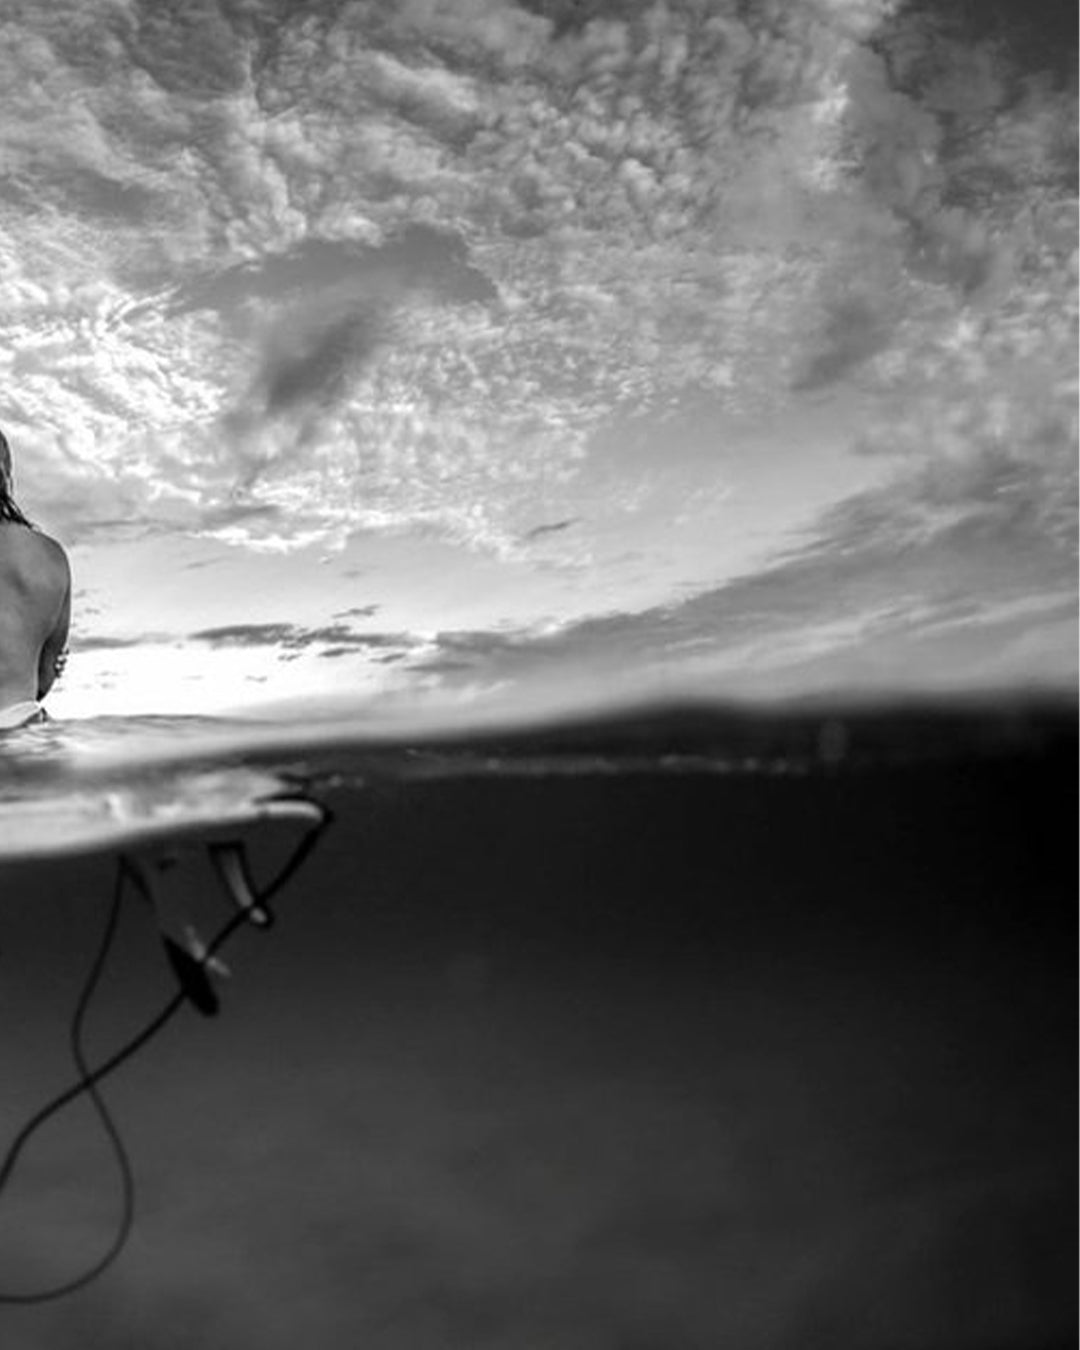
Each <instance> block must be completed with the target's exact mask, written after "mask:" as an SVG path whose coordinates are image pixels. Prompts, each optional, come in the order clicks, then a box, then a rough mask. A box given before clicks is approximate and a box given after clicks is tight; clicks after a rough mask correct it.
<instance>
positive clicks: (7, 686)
mask: <svg viewBox="0 0 1080 1350" xmlns="http://www.w3.org/2000/svg"><path fill="white" fill-rule="evenodd" d="M13 487H14V479H13V476H12V468H11V447H10V446H9V445H8V442H7V437H6V436H5V435H4V433H3V432H2V431H0V732H3V731H11V730H13V729H14V728H15V727H21V726H26V725H28V724H29V723H31V722H40V721H44V719H45V709H44V707H43V706H42V700H43V699H44V697H45V695H46V694H47V693H48V692H49V690H50V689H51V688H52V686H53V682H54V681H55V680H56V677H57V676H58V675H59V674H61V672H62V671H63V669H64V665H65V663H66V661H67V638H68V625H69V623H70V620H71V569H70V568H69V566H68V560H67V555H66V554H65V552H64V550H63V548H61V546H60V545H59V544H58V543H57V542H56V540H55V539H50V538H49V536H48V535H47V534H42V532H41V531H40V530H37V529H35V528H34V527H33V526H32V525H31V524H30V522H29V521H28V520H27V518H26V517H25V516H24V515H23V513H22V512H21V511H20V510H19V508H18V506H17V505H16V504H15V498H14V496H13Z"/></svg>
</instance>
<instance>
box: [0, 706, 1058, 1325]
mask: <svg viewBox="0 0 1080 1350" xmlns="http://www.w3.org/2000/svg"><path fill="white" fill-rule="evenodd" d="M837 725H839V726H840V728H841V729H840V731H837V730H836V726H837ZM264 759H265V762H266V763H271V762H274V756H273V755H272V754H269V753H268V754H267V755H266V756H264ZM278 759H279V760H280V764H279V767H280V768H281V770H282V771H283V772H285V773H287V775H289V777H290V781H292V782H294V783H295V782H297V781H302V782H303V783H304V784H305V785H306V787H307V788H308V790H309V791H311V792H312V793H314V794H315V795H317V796H319V797H320V798H321V799H322V800H324V801H325V802H326V803H327V804H328V805H329V806H330V807H331V808H332V809H333V812H334V816H335V820H334V824H333V826H332V827H331V829H330V830H329V832H328V833H327V834H326V836H325V837H324V838H323V839H322V841H321V842H320V844H319V846H318V848H317V849H316V851H315V852H314V854H313V855H312V856H311V857H310V858H309V859H308V861H307V862H306V864H305V865H304V867H303V868H302V870H301V871H300V872H299V873H298V874H297V875H296V876H295V877H294V878H293V879H292V880H291V881H290V883H289V884H288V886H287V887H286V888H285V889H284V890H283V892H282V893H281V895H280V897H279V899H278V903H277V911H278V923H277V925H276V926H275V927H274V928H272V929H270V930H269V931H268V932H265V933H262V932H258V931H255V930H245V931H243V932H242V933H241V934H240V935H239V936H238V938H237V939H236V941H235V942H234V943H233V944H232V945H231V946H230V947H229V950H228V952H227V954H226V960H227V961H228V962H229V964H230V966H231V967H232V970H233V975H232V978H231V979H229V980H227V981H224V982H223V983H222V985H221V995H222V1001H223V1007H222V1012H221V1014H220V1016H218V1017H217V1018H213V1019H204V1018H201V1017H199V1016H198V1015H197V1014H196V1013H195V1012H194V1011H192V1010H185V1011H183V1012H182V1013H181V1014H180V1016H179V1017H178V1019H177V1020H175V1021H174V1022H173V1023H172V1024H171V1025H170V1026H169V1027H168V1028H167V1029H166V1030H165V1031H164V1032H163V1033H162V1035H161V1036H160V1037H159V1038H158V1039H157V1040H156V1041H154V1042H153V1043H152V1044H151V1045H150V1046H149V1047H147V1049H146V1050H145V1051H143V1052H142V1053H141V1054H140V1055H139V1056H138V1057H137V1058H136V1059H135V1060H133V1061H132V1062H131V1063H129V1064H127V1065H126V1066H124V1067H123V1068H122V1069H121V1070H119V1072H118V1073H117V1074H116V1075H115V1077H114V1078H112V1079H110V1080H109V1081H108V1083H107V1084H106V1086H105V1088H104V1091H105V1095H106V1097H107V1099H108V1101H109V1103H110V1105H111V1107H112V1109H113V1112H114V1114H115V1116H116V1119H117V1122H118V1124H119V1126H120V1128H121V1130H122V1132H123V1135H124V1138H125V1140H126V1142H127V1145H128V1147H129V1149H130V1152H131V1155H132V1159H133V1166H134V1169H135V1176H136V1183H137V1215H136V1226H135V1229H134V1233H133V1235H132V1237H131V1240H130V1243H129V1245H128V1247H127V1249H126V1250H125V1251H124V1253H123V1254H122V1256H121V1257H120V1259H119V1260H118V1262H117V1263H116V1264H115V1265H114V1266H113V1267H112V1268H111V1269H110V1270H109V1271H108V1272H107V1273H106V1274H105V1275H104V1276H103V1277H102V1278H101V1279H100V1280H99V1281H98V1282H96V1283H95V1284H94V1285H92V1286H91V1287H89V1288H88V1289H86V1290H85V1291H82V1292H80V1293H78V1294H75V1295H73V1296H71V1297H70V1298H68V1299H66V1300H63V1301H60V1302H58V1303H55V1304H49V1305H44V1306H41V1307H36V1308H29V1309H7V1308H0V1344H3V1345H4V1346H8V1345H10V1346H12V1347H20V1350H21V1347H34V1348H36V1347H42V1348H43V1350H54V1348H56V1350H69V1348H70V1350H75V1347H80V1350H81V1348H82V1347H91V1348H93V1347H102V1348H107V1350H113V1348H114V1347H115V1348H117V1350H118V1348H119V1347H138V1350H165V1347H169V1348H170V1350H171V1348H172V1347H177V1348H179V1347H185V1348H186V1350H210V1348H213V1350H218V1348H219V1347H220V1348H221V1350H247V1347H259V1348H260V1350H279V1348H280V1350H284V1347H290V1348H291V1347H294V1346H297V1345H303V1346H305V1347H309V1348H310V1350H324V1347H325V1348H326V1350H330V1347H340V1346H363V1347H373V1348H375V1350H381V1348H382V1347H393V1348H394V1350H397V1348H398V1347H409V1348H410V1350H411V1348H412V1347H426V1346H440V1347H441V1346H450V1347H489V1346H491V1347H495V1346H508V1347H524V1348H527V1350H534V1348H539V1347H545V1348H547V1347H555V1348H558V1350H562V1347H567V1350H578V1348H579V1347H580V1348H581V1350H586V1348H587V1350H651V1348H653V1347H656V1348H657V1350H660V1348H661V1347H682V1346H686V1347H695V1348H697V1347H701V1348H704V1347H709V1348H710V1350H711V1348H712V1347H716V1346H747V1347H770V1348H772V1347H783V1348H785V1350H786V1348H787V1347H792V1348H794V1347H819V1346H820V1347H826V1346H828V1347H834V1346H845V1347H846V1346H852V1347H855V1346H860V1347H861V1346H876V1347H886V1348H889V1347H895V1348H896V1350H908V1348H909V1347H910V1348H912V1350H914V1348H915V1347H920V1348H921V1347H935V1348H936V1347H942V1348H943V1350H944V1347H958V1348H962V1347H968V1346H979V1347H992V1348H994V1350H997V1348H998V1347H1013V1346H1015V1347H1050V1346H1065V1345H1074V1344H1075V1343H1076V1269H1077V1243H1076V1226H1075V1214H1076V1138H1077V1111H1076V1105H1077V1099H1076V912H1075V906H1076V895H1077V851H1076V828H1077V772H1076V770H1077V758H1076V734H1075V717H1074V715H1073V714H1072V713H1068V712H1066V713H1063V714H1061V715H1055V716H1048V717H1041V716H1040V717H1036V718H1032V717H1030V716H1027V715H1024V716H1021V717H1016V716H1009V717H998V716H993V717H986V716H983V715H981V714H980V715H978V716H975V717H973V718H969V719H966V720H965V719H964V718H959V719H957V718H952V717H946V718H935V717H933V716H929V717H927V716H920V717H915V718H912V717H908V718H907V719H906V720H905V719H903V718H901V719H899V720H897V719H896V718H890V717H877V716H875V717H865V718H864V719H863V720H862V721H859V720H858V719H857V718H854V719H846V720H845V719H841V720H840V723H837V721H836V719H835V718H831V719H824V718H822V717H817V716H812V717H809V718H801V719H795V720H794V721H787V722H783V721H781V722H776V721H775V720H770V719H768V718H763V719H759V721H758V722H756V723H755V722H754V721H753V720H752V719H749V720H748V719H743V720H741V721H739V722H737V723H736V722H732V721H731V720H730V719H729V720H727V721H724V720H720V721H715V720H714V721H711V722H710V720H709V719H708V718H705V719H704V720H703V719H702V718H701V717H697V716H695V717H690V716H686V717H682V718H681V719H679V718H675V719H671V718H668V719H667V720H664V719H660V720H656V719H654V720H652V721H650V720H649V719H644V720H639V721H638V722H634V721H632V720H631V721H630V722H625V721H624V722H614V723H604V724H595V725H589V726H576V727H574V728H572V729H571V730H570V731H566V730H563V731H559V730H555V731H547V732H544V733H543V734H542V735H540V736H539V738H537V737H533V738H531V739H530V738H529V737H524V738H522V737H509V738H503V739H501V740H500V739H499V738H498V737H495V738H488V739H487V740H481V741H473V742H469V743H465V744H448V743H438V744H414V745H409V746H395V747H390V748H383V749H380V750H379V751H378V752H377V753H373V752H370V751H365V750H363V749H357V748H356V747H353V748H352V749H350V750H348V751H346V750H344V749H339V750H337V751H335V750H334V749H333V747H331V748H329V749H328V748H327V747H325V746H324V747H321V748H319V749H318V750H317V751H314V750H313V751H310V752H302V751H300V750H297V749H295V748H294V749H292V750H290V751H289V752H288V754H287V755H282V754H280V752H279V753H278ZM13 772H14V771H13ZM256 861H257V862H258V860H256ZM113 866H114V863H113V860H112V858H111V857H110V856H109V855H108V854H107V853H102V854H98V855H95V856H89V857H58V858H55V859H51V860H50V859H46V860H41V859H38V860H34V861H28V862H20V863H8V864H7V865H6V866H4V867H2V868H0V896H2V899H3V905H2V909H0V1084H2V1090H0V1111H2V1124H3V1130H4V1134H5V1137H8V1136H10V1135H11V1134H12V1133H13V1132H14V1130H15V1129H16V1128H17V1127H18V1125H19V1124H20V1123H21V1121H22V1119H23V1118H24V1116H26V1115H27V1114H28V1113H29V1112H30V1111H32V1110H33V1109H34V1108H36V1107H37V1106H38V1105H39V1104H40V1102H41V1101H42V1100H44V1099H45V1098H46V1097H47V1096H49V1095H50V1094H51V1093H53V1092H54V1091H56V1090H58V1089H59V1088H60V1087H62V1086H64V1085H66V1084H67V1082H68V1081H69V1080H70V1078H71V1075H72V1069H71V1066H70V1064H69V1062H68V1059H67V1054H66V1039H65V1038H66V1028H67V1022H68V1019H69V1018H70V1014H71V1009H72V1005H73V1003H74V1000H75V997H76V994H77V991H78V988H79V985H80V983H81V981H82V978H83V975H84V972H85V969H86V966H87V964H88V962H89V960H90V958H91V955H92V952H93V949H94V947H95V945H96V943H97V941H98V935H99V932H100V930H101V926H102V924H103V923H104V919H105V912H106V909H107V905H108V900H109V894H110V888H111V885H112V879H113ZM181 884H182V886H184V887H186V889H187V894H188V899H189V901H190V905H191V909H192V913H193V915H196V916H197V917H198V921H199V923H200V925H204V924H206V923H208V922H209V920H210V916H212V915H214V914H216V913H218V911H219V910H220V907H221V905H222V903H223V902H222V901H221V899H220V897H219V896H218V894H217V892H216V889H215V883H214V881H213V878H212V876H211V874H210V872H209V869H208V868H202V869H200V867H199V866H197V865H192V866H191V867H190V869H189V870H188V871H186V872H185V873H184V876H183V879H182V882H181ZM171 981H172V977H171V973H170V971H169V968H168V967H167V965H166V963H165V961H164V958H163V956H162V954H161V950H160V947H159V946H158V944H157V940H156V937H155V934H154V931H153V928H152V925H151V924H150V922H149V919H148V915H147V912H146V910H145V907H144V906H142V905H141V903H140V902H139V901H138V900H137V899H132V900H130V901H128V902H127V903H126V905H125V911H124V914H123V918H122V923H121V928H120V932H119V936H118V940H117V943H116V947H115V950H114V951H113V952H112V954H111V957H110V964H109V968H108V971H107V975H106V978H105V980H104V983H103V985H102V987H101V989H100V991H99V993H98V995H97V996H96V999H95V1003H94V1006H93V1009H92V1014H91V1017H90V1020H89V1025H88V1035H87V1040H88V1043H89V1046H90V1049H91V1058H100V1057H101V1056H103V1055H105V1054H106V1053H108V1052H109V1051H110V1050H111V1049H112V1048H113V1047H114V1046H115V1045H116V1044H118V1043H119V1042H120V1041H121V1040H122V1039H123V1038H124V1037H125V1036H126V1035H127V1034H129V1033H130V1032H131V1031H133V1030H134V1029H136V1028H137V1027H138V1026H139V1025H140V1024H141V1023H142V1021H143V1020H144V1019H145V1017H146V1016H147V1015H148V1013H150V1012H152V1011H153V1010H155V1009H156V1008H157V1006H158V1005H159V1004H160V1002H161V1000H162V998H163V996H165V995H167V993H168V992H169V990H170V989H171V987H172V984H171ZM117 1213H118V1200H117V1182H116V1178H115V1172H114V1165H113V1162H112V1159H111V1155H110V1153H109V1149H108V1146H107V1143H106V1142H105V1140H104V1138H103V1136H102V1132H101V1130H100V1127H99V1125H98V1123H97V1122H96V1120H95V1118H94V1117H93V1115H92V1113H91V1111H90V1110H89V1108H88V1107H87V1106H86V1105H85V1104H79V1105H76V1106H74V1107H72V1108H71V1109H70V1110H69V1111H68V1112H67V1113H66V1114H65V1116H64V1117H63V1118H61V1119H59V1120H58V1121H56V1122H55V1123H54V1124H52V1125H51V1126H50V1127H49V1128H48V1129H47V1131H45V1132H44V1133H43V1134H42V1136H41V1137H40V1139H39V1140H38V1141H37V1142H36V1143H35V1144H34V1145H33V1146H32V1148H31V1149H30V1150H29V1151H28V1152H27V1154H26V1156H25V1158H24V1161H23V1163H22V1165H21V1167H20V1169H19V1171H18V1173H17V1174H16V1176H15V1178H14V1180H13V1182H12V1184H11V1186H10V1188H9V1190H8V1192H7V1193H6V1194H5V1196H4V1197H3V1200H2V1202H0V1284H2V1285H3V1286H4V1287H5V1288H7V1289H12V1288H28V1287H34V1286H38V1285H46V1284H50V1283H53V1282H56V1281H58V1280H62V1279H64V1278H66V1277H68V1276H70V1275H73V1274H76V1273H78V1271H79V1270H80V1269H82V1268H83V1267H84V1266H85V1265H86V1264H88V1263H89V1262H90V1261H92V1260H93V1259H94V1258H95V1257H96V1256H97V1255H98V1253H99V1252H101V1251H102V1250H103V1249H104V1247H105V1246H106V1245H107V1243H108V1241H109V1238H110V1236H111V1234H112V1231H113V1227H114V1225H115V1221H116V1218H117Z"/></svg>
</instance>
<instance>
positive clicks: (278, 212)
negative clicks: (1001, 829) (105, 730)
mask: <svg viewBox="0 0 1080 1350" xmlns="http://www.w3.org/2000/svg"><path fill="white" fill-rule="evenodd" d="M6 14H7V16H8V17H7V20H6V22H5V24H4V25H3V28H2V30H0V81H2V84H3V88H4V89H5V115H4V119H3V125H2V126H0V304H2V307H3V315H4V323H3V326H2V328H0V376H2V377H0V426H2V427H3V428H4V430H5V431H6V433H7V435H8V438H9V440H10V442H11V444H12V448H13V453H14V457H15V473H16V489H17V495H18V498H19V501H20V503H21V505H22V506H23V508H24V510H26V512H27V513H28V514H29V515H30V516H31V518H32V519H33V520H34V521H35V522H36V523H37V524H39V525H40V526H41V528H43V529H45V530H46V531H48V532H49V533H51V534H53V535H54V536H55V537H56V538H58V539H60V540H61V541H62V542H63V544H64V545H65V547H66V548H67V550H68V552H69V555H70V558H71V563H72V570H73V578H74V590H73V594H74V604H73V628H72V638H71V649H72V656H71V660H70V663H69V666H68V669H67V671H66V673H65V675H64V677H63V679H62V681H61V682H60V684H58V686H57V689H56V691H55V693H54V695H53V696H52V697H51V698H50V701H49V707H50V710H51V711H52V712H53V714H54V715H55V716H58V717H90V716H96V715H102V714H123V713H143V712H155V713H156V712H162V713H220V712H229V711H241V712H244V711H247V712H257V711H259V710H263V709H265V710H273V709H276V708H281V707H288V708H291V709H294V710H295V709H298V708H300V709H309V710H311V709H315V708H316V707H321V706H324V705H325V706H342V705H343V706H346V707H352V706H360V705H364V706H366V707H376V708H377V707H380V706H391V705H392V706H395V707H401V706H402V705H404V706H406V707H408V706H411V705H413V704H420V703H428V704H430V703H435V704H437V705H439V706H444V705H445V706H447V707H450V708H458V707H461V706H474V707H475V706H479V705H482V704H483V703H484V702H485V701H486V700H493V699H498V698H509V699H510V700H511V701H513V700H514V699H515V698H520V697H523V691H533V692H535V691H536V690H537V689H551V688H562V689H565V690H569V691H571V696H572V697H578V698H585V697H588V698H590V699H591V700H593V701H595V700H596V699H600V700H601V701H602V700H603V699H605V698H614V697H618V696H622V695H629V694H633V693H637V692H650V693H661V694H663V695H673V696H675V695H679V694H684V693H693V694H696V695H709V696H716V697H762V696H766V697H798V696H802V695H808V694H815V695H816V694H839V695H845V696H846V695H851V694H854V695H860V694H872V695H878V694H896V693H899V694H910V693H927V692H929V693H934V694H940V693H961V694H969V693H979V692H984V691H987V690H994V691H998V690H1031V689H1049V690H1054V691H1062V690H1069V689H1072V690H1074V689H1075V684H1076V677H1077V664H1076V648H1077V568H1076V543H1077V520H1076V494H1077V487H1076V456H1077V446H1076V442H1077V416H1076V400H1077V376H1076V371H1077V329H1076V323H1077V247H1076V245H1077V174H1076V113H1075V108H1076V60H1075V48H1076V32H1075V29H1076V25H1075V12H1074V10H1073V9H1072V8H1071V7H1070V6H1069V5H1067V4H1066V5H1062V4H1056V3H1050V2H1049V0H1044V2H1043V3H1041V4H1034V5H1028V6H1025V7H1023V15H1022V16H1020V14H1019V12H1018V11H1017V8H1016V7H1015V6H1008V5H1005V4H1004V3H999V2H998V0H992V2H989V0H988V2H986V3H982V4H979V5H974V4H952V5H947V6H933V5H929V4H926V3H901V0H800V2H799V3H790V4H779V5H778V4H771V3H768V2H767V0H740V2H738V3H736V2H735V0H731V2H730V3H724V2H723V0H711V2H710V0H669V2H668V3H636V2H635V0H618V3H615V2H614V0H528V2H527V3H511V2H510V0H394V2H393V3H388V2H387V3H379V2H377V0H351V2H350V3H345V2H344V0H310V3H305V2H304V0H197V2H196V0H172V2H171V3H166V0H52V2H51V3H50V4H48V5H41V4H39V3H37V0H25V3H21V2H20V0H9V2H8V5H7V6H6Z"/></svg>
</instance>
